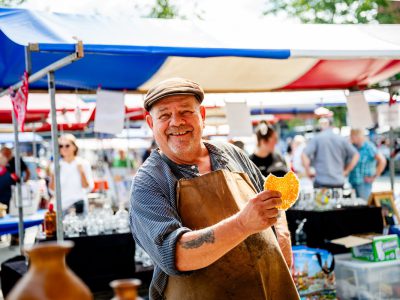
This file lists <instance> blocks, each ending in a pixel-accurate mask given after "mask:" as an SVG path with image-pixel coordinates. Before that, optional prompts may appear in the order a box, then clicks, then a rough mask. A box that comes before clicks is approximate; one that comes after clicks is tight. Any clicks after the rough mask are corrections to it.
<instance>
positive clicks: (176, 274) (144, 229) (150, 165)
mask: <svg viewBox="0 0 400 300" xmlns="http://www.w3.org/2000/svg"><path fill="white" fill-rule="evenodd" d="M203 98H204V92H203V90H202V89H201V87H200V86H199V85H198V84H197V83H194V82H192V81H189V80H186V79H181V78H173V79H169V80H165V81H163V82H161V83H159V84H158V85H156V86H155V87H153V88H152V89H150V90H149V92H148V93H147V95H146V97H145V102H144V106H145V109H146V110H147V111H148V115H147V116H146V122H147V124H148V125H149V126H150V128H151V129H152V131H153V134H154V138H155V140H156V142H157V145H158V146H159V148H158V149H157V150H156V151H152V153H151V155H150V156H149V157H148V158H147V160H146V161H145V163H144V164H143V165H142V166H141V168H140V169H139V170H138V172H137V174H136V176H135V178H134V181H133V185H132V196H131V210H130V220H131V228H132V232H133V235H134V238H135V240H136V242H137V243H138V244H139V245H140V246H141V247H142V248H144V250H145V251H146V252H147V253H148V254H149V256H150V257H151V258H152V260H153V261H154V263H155V269H154V275H153V280H152V283H151V285H150V299H156V300H158V299H185V300H186V299H188V300H191V299H202V300H208V299H210V300H211V299H215V300H217V299H218V300H220V299H256V300H257V299H260V300H261V299H263V300H264V299H279V300H281V299H291V300H292V299H299V296H298V293H297V291H296V288H295V285H294V283H293V280H292V278H291V275H290V271H289V268H288V265H289V266H290V264H291V248H290V247H291V245H290V236H289V232H288V229H287V224H286V217H285V213H284V212H281V213H280V215H279V214H278V210H277V209H276V208H275V207H276V206H277V205H279V203H281V199H280V193H279V192H275V191H262V190H263V182H264V177H263V176H262V174H261V173H260V172H259V170H258V169H257V167H256V166H255V165H254V164H252V162H251V161H250V160H249V159H248V157H247V156H246V155H245V154H244V153H243V152H242V151H240V150H239V149H238V148H236V147H235V146H233V145H230V144H222V143H219V144H217V143H211V142H206V141H204V140H202V138H201V137H202V131H203V128H204V120H205V108H204V107H203V106H201V102H202V100H203ZM178 179H179V181H178ZM272 226H274V229H275V232H276V236H275V235H274V232H273V230H272V229H271V227H272ZM282 252H283V253H284V254H282ZM285 260H286V262H287V263H286V262H285Z"/></svg>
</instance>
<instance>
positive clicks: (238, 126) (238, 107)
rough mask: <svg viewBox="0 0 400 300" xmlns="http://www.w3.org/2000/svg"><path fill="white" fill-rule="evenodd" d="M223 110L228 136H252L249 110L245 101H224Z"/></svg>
mask: <svg viewBox="0 0 400 300" xmlns="http://www.w3.org/2000/svg"><path fill="white" fill-rule="evenodd" d="M225 110H226V117H227V119H228V125H229V137H230V138H233V137H245V136H249V137H251V136H253V128H252V125H251V118H250V110H249V108H248V107H247V104H246V102H226V103H225Z"/></svg>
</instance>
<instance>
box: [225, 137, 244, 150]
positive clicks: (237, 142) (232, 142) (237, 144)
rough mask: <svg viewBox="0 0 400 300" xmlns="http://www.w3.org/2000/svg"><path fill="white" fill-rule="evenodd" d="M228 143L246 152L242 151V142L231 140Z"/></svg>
mask: <svg viewBox="0 0 400 300" xmlns="http://www.w3.org/2000/svg"><path fill="white" fill-rule="evenodd" d="M228 142H229V143H231V144H232V145H235V146H236V147H238V148H239V149H240V150H242V151H244V152H246V150H245V149H244V143H243V141H241V140H234V139H231V140H229V141H228Z"/></svg>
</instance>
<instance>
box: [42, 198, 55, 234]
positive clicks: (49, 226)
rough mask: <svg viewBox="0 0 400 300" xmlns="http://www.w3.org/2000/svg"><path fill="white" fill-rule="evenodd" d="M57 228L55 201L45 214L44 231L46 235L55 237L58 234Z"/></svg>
mask: <svg viewBox="0 0 400 300" xmlns="http://www.w3.org/2000/svg"><path fill="white" fill-rule="evenodd" d="M56 230H57V218H56V212H55V211H54V206H53V203H50V204H49V210H48V211H47V212H46V214H45V215H44V231H45V234H46V237H47V238H49V237H53V236H55V235H56Z"/></svg>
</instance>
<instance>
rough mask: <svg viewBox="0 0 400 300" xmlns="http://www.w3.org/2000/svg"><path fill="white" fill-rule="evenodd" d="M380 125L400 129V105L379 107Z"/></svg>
mask: <svg viewBox="0 0 400 300" xmlns="http://www.w3.org/2000/svg"><path fill="white" fill-rule="evenodd" d="M378 123H379V126H380V127H384V126H391V127H393V128H399V127H400V105H399V104H398V103H397V104H393V105H390V106H389V105H388V104H382V105H378Z"/></svg>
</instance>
